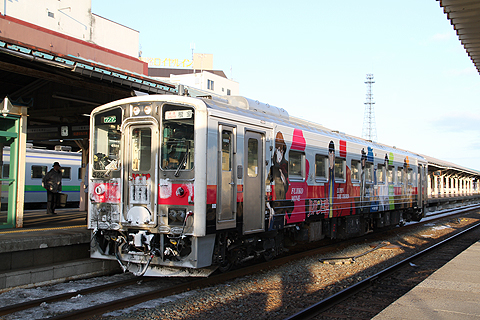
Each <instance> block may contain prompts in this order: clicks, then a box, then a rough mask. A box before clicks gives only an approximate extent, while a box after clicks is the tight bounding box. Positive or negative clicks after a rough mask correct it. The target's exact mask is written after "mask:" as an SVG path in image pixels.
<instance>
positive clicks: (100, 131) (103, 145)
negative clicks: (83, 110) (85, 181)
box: [92, 108, 122, 171]
mask: <svg viewBox="0 0 480 320" xmlns="http://www.w3.org/2000/svg"><path fill="white" fill-rule="evenodd" d="M121 116H122V112H121V109H119V108H118V109H113V110H110V111H105V112H102V113H101V114H97V115H96V116H95V124H94V126H95V128H94V137H93V150H92V151H93V170H96V171H99V170H101V171H114V170H118V167H119V162H120V138H121V132H120V123H121V118H122V117H121Z"/></svg>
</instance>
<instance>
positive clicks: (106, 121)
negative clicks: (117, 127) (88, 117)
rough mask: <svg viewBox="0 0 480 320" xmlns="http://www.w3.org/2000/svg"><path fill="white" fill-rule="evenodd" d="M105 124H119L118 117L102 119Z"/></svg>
mask: <svg viewBox="0 0 480 320" xmlns="http://www.w3.org/2000/svg"><path fill="white" fill-rule="evenodd" d="M102 122H103V123H115V122H117V116H106V117H103V118H102Z"/></svg>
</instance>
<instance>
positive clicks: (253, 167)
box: [247, 139, 258, 177]
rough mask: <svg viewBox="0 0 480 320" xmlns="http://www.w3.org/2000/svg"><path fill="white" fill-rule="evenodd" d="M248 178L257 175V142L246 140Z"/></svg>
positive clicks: (255, 140)
mask: <svg viewBox="0 0 480 320" xmlns="http://www.w3.org/2000/svg"><path fill="white" fill-rule="evenodd" d="M247 171H248V176H249V177H256V176H257V175H258V140H257V139H248V170H247Z"/></svg>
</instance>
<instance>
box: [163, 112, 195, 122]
mask: <svg viewBox="0 0 480 320" xmlns="http://www.w3.org/2000/svg"><path fill="white" fill-rule="evenodd" d="M192 116H193V112H192V110H177V111H166V112H165V119H167V120H174V119H190V118H191V117H192Z"/></svg>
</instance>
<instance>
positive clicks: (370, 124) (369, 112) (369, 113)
mask: <svg viewBox="0 0 480 320" xmlns="http://www.w3.org/2000/svg"><path fill="white" fill-rule="evenodd" d="M373 83H375V81H373V74H372V73H368V74H367V81H365V84H366V85H367V100H366V102H365V113H364V116H363V128H362V138H364V139H366V140H370V141H377V129H376V126H375V112H374V110H373V105H374V104H375V102H373V94H372V84H373Z"/></svg>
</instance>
